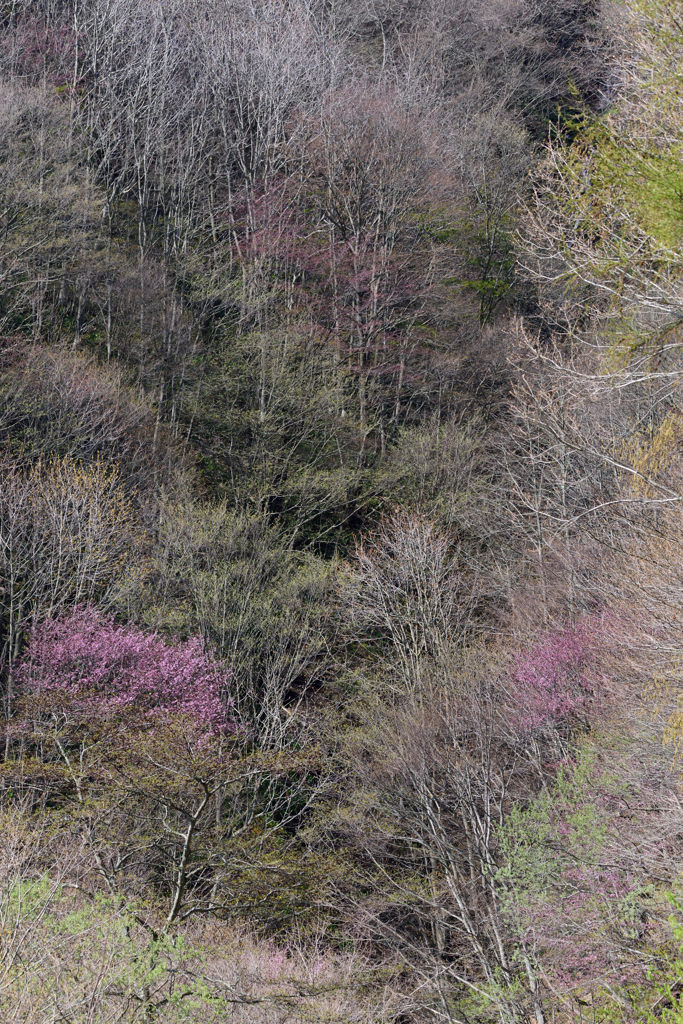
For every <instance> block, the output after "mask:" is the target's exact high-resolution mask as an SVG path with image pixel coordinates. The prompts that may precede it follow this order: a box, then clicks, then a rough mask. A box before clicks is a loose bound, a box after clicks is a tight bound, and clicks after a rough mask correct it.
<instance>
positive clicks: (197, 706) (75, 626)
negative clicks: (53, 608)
mask: <svg viewBox="0 0 683 1024" xmlns="http://www.w3.org/2000/svg"><path fill="white" fill-rule="evenodd" d="M19 677H20V681H21V682H22V683H23V685H24V687H25V688H26V689H27V690H28V691H29V692H30V693H32V694H34V695H36V696H42V697H46V696H47V697H54V698H55V699H56V701H57V703H58V706H59V707H60V708H62V709H67V708H71V709H74V710H78V709H80V710H82V711H86V712H87V713H88V714H90V715H96V716H98V717H100V718H110V717H113V716H115V715H117V714H120V713H123V712H124V711H126V710H135V711H139V712H141V713H142V714H143V715H158V716H161V717H164V716H169V715H178V716H182V717H184V718H187V719H189V720H190V721H192V722H193V723H194V724H195V725H196V726H197V727H199V728H200V730H202V731H206V732H221V731H226V730H232V729H234V722H233V719H232V718H231V716H230V713H229V708H230V701H229V699H228V697H227V687H228V683H229V680H230V674H229V672H228V671H227V670H226V669H225V668H224V667H223V666H221V665H220V663H219V662H217V661H216V659H215V658H214V657H213V656H212V655H211V654H210V653H209V652H208V651H207V650H206V648H205V646H204V642H203V640H202V639H201V638H200V637H190V638H189V639H187V640H184V641H177V642H174V643H169V642H167V641H166V640H164V639H162V638H161V637H160V636H158V635H156V634H154V633H146V632H144V631H143V630H141V629H138V628H137V627H136V626H134V625H131V624H126V625H117V624H116V623H115V622H114V620H113V619H112V618H109V617H106V616H104V615H102V614H101V613H100V612H99V611H97V609H95V608H80V609H76V610H75V611H73V612H71V613H70V614H69V615H66V616H64V617H63V618H61V619H48V620H46V621H44V622H42V623H41V624H40V625H39V626H37V627H36V628H35V629H34V630H33V633H32V635H31V638H30V641H29V645H28V648H27V650H26V653H25V655H24V658H23V660H22V663H21V666H20V670H19Z"/></svg>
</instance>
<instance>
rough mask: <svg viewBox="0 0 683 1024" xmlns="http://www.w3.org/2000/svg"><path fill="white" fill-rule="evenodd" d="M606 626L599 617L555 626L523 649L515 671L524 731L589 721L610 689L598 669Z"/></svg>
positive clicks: (513, 680)
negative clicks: (563, 626)
mask: <svg viewBox="0 0 683 1024" xmlns="http://www.w3.org/2000/svg"><path fill="white" fill-rule="evenodd" d="M601 644H604V634H603V630H602V628H601V626H600V624H599V623H598V622H596V620H595V619H593V618H586V619H584V620H582V621H580V622H578V623H577V624H576V625H574V626H567V627H565V628H564V629H559V630H555V631H554V632H553V633H549V634H548V635H546V636H544V637H542V638H541V639H540V640H538V641H537V642H536V643H535V644H534V645H533V646H532V647H531V648H530V650H527V651H524V652H522V653H520V654H519V655H518V656H517V658H516V660H515V663H514V666H513V670H512V672H511V677H510V682H511V690H512V695H513V698H514V703H515V707H516V712H515V717H516V725H517V726H518V727H519V728H520V729H521V730H522V732H523V733H526V734H532V735H536V736H538V735H542V734H544V733H545V734H547V733H548V732H550V731H558V730H559V731H560V732H566V731H567V730H569V729H571V728H572V726H577V725H578V724H579V723H581V722H585V721H586V718H587V715H588V713H589V710H590V709H591V708H592V707H593V705H594V702H595V699H596V697H598V696H599V695H600V694H601V693H602V692H603V690H604V680H603V678H602V676H601V673H600V671H599V668H598V655H599V652H600V646H601Z"/></svg>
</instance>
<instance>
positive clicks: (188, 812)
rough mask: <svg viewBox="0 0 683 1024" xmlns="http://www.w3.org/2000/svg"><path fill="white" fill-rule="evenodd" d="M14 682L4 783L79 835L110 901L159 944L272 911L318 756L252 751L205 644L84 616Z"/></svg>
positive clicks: (35, 653) (35, 649)
mask: <svg viewBox="0 0 683 1024" xmlns="http://www.w3.org/2000/svg"><path fill="white" fill-rule="evenodd" d="M19 678H20V680H21V685H22V687H23V690H24V700H23V707H22V711H21V714H20V715H19V716H18V717H17V719H16V720H15V722H14V724H13V726H12V725H11V735H12V742H11V743H10V749H11V750H12V752H13V754H14V759H13V760H10V761H9V762H8V763H7V764H6V765H5V772H4V774H5V778H8V779H10V780H11V785H12V786H13V788H14V790H15V791H17V792H18V791H23V792H26V793H29V794H31V796H33V797H34V796H35V795H36V794H38V797H39V799H41V800H49V802H50V805H51V806H52V807H57V808H59V809H60V812H61V813H62V815H63V819H62V820H64V821H65V822H66V824H67V827H68V828H69V829H70V830H73V829H74V828H76V829H78V830H79V831H80V836H81V842H82V843H83V845H84V846H85V847H86V848H89V849H90V851H91V854H92V857H93V862H94V867H95V870H96V873H97V875H99V877H100V879H101V880H102V881H103V883H104V885H105V887H106V889H107V891H108V892H110V893H114V894H121V896H122V897H125V900H130V899H134V898H137V897H139V896H140V895H141V894H144V895H145V898H146V899H145V903H144V907H145V909H144V911H141V913H140V917H139V923H140V924H142V925H144V926H145V927H147V928H148V929H149V930H150V933H151V934H152V936H153V937H154V936H158V935H159V934H160V933H163V932H164V931H168V930H170V929H172V928H173V927H174V926H175V925H177V924H178V923H180V922H181V921H183V920H184V919H186V918H188V917H189V916H191V915H193V914H197V913H222V914H225V913H228V912H231V911H232V912H234V911H238V910H239V907H240V906H241V904H242V903H243V902H247V903H248V904H249V906H250V908H251V909H252V911H253V912H255V913H256V912H258V911H259V910H262V912H263V913H264V915H271V916H272V915H273V914H275V913H277V908H278V896H277V894H278V893H279V891H280V889H283V890H284V888H285V887H284V886H283V885H282V883H280V886H279V888H278V889H277V890H276V891H275V894H274V890H273V886H272V879H273V878H274V877H276V876H277V877H278V878H279V879H280V880H281V879H282V878H283V877H285V878H286V877H288V873H287V870H286V868H285V867H284V866H283V862H282V858H283V856H285V854H284V853H283V850H284V846H283V844H282V843H281V841H280V834H281V833H282V832H283V831H285V832H287V830H288V828H289V826H290V825H291V824H292V823H293V822H294V820H295V819H296V818H297V817H298V816H299V815H301V814H302V813H304V812H305V809H306V806H307V801H308V800H309V799H311V798H312V795H313V794H312V792H310V771H311V767H312V764H313V761H314V755H313V754H312V753H311V752H308V751H305V750H302V749H300V748H299V749H297V750H292V751H290V750H287V749H282V750H279V751H277V752H267V753H264V752H262V751H259V750H258V749H256V748H255V746H254V743H253V738H252V736H251V733H250V731H249V730H248V729H247V728H244V727H242V726H241V725H240V724H239V722H238V721H237V718H236V714H235V711H234V708H233V705H232V702H231V699H230V694H229V689H230V686H231V683H232V678H231V673H230V670H229V669H228V668H226V667H225V666H224V665H222V664H221V663H220V662H219V661H218V660H217V659H216V658H214V656H213V655H212V654H211V653H210V651H209V650H207V648H206V647H205V645H204V643H203V641H201V640H200V639H198V638H196V637H190V638H189V639H187V640H176V641H170V640H165V639H163V638H162V637H160V636H159V635H157V634H154V633H147V632H145V631H144V630H142V629H140V628H138V627H137V626H135V625H132V624H130V623H129V624H123V625H120V624H117V623H116V622H115V621H114V620H113V619H112V618H109V617H107V616H104V615H103V614H101V613H100V612H99V611H98V610H96V609H94V608H80V609H76V610H74V611H71V612H70V613H69V614H67V615H65V616H64V617H62V618H59V619H48V620H45V621H43V622H42V623H41V624H40V625H39V626H37V627H36V628H35V629H34V630H33V632H32V634H31V636H30V639H29V642H28V645H27V649H26V652H25V655H24V658H23V660H22V662H21V665H20V670H19ZM70 834H72V832H70Z"/></svg>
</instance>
